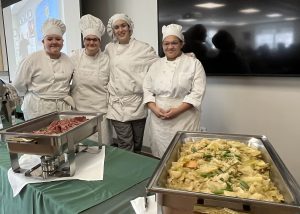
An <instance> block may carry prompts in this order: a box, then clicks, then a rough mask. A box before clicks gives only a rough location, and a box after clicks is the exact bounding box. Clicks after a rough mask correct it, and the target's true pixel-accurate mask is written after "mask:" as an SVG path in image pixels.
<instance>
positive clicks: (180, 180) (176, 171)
mask: <svg viewBox="0 0 300 214" xmlns="http://www.w3.org/2000/svg"><path fill="white" fill-rule="evenodd" d="M168 173H169V175H168V179H167V184H166V187H168V188H172V189H179V190H187V191H193V192H204V193H210V194H221V195H225V196H232V197H241V198H249V199H257V200H266V201H273V202H283V201H284V198H283V195H282V194H281V193H280V192H279V190H278V188H277V187H276V186H275V185H274V183H273V182H272V181H271V179H270V165H269V164H268V163H266V162H265V161H264V160H263V159H262V154H261V151H259V150H258V149H256V148H252V147H249V146H247V145H246V144H244V143H241V142H239V141H233V140H225V139H207V138H203V139H199V140H198V141H196V142H186V143H184V144H183V145H182V148H181V151H180V155H179V159H178V161H177V162H172V166H171V168H170V169H169V170H168Z"/></svg>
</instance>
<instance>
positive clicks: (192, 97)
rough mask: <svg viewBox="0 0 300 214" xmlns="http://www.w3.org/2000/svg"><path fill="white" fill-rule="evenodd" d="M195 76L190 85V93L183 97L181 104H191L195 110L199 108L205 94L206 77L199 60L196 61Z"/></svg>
mask: <svg viewBox="0 0 300 214" xmlns="http://www.w3.org/2000/svg"><path fill="white" fill-rule="evenodd" d="M195 69H196V71H195V75H194V79H193V83H192V89H191V92H190V93H189V94H188V95H186V96H185V98H184V99H183V102H186V103H190V104H192V105H193V106H194V107H195V108H197V109H199V110H200V108H201V102H202V99H203V96H204V92H205V86H206V75H205V71H204V68H203V66H202V64H201V63H200V61H199V60H196V65H195Z"/></svg>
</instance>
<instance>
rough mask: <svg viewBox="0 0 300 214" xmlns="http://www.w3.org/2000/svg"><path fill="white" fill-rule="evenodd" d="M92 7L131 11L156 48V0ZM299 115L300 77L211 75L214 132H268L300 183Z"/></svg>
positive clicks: (208, 120)
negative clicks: (299, 166)
mask: <svg viewBox="0 0 300 214" xmlns="http://www.w3.org/2000/svg"><path fill="white" fill-rule="evenodd" d="M85 2H86V1H85ZM90 2H91V1H90ZM106 4H107V5H106ZM101 5H105V6H104V7H103V8H102V9H101V11H102V12H99V11H97V9H95V8H101ZM92 7H93V9H92V10H91V11H92V13H94V15H97V16H98V17H100V18H101V17H102V16H103V15H106V16H107V15H109V16H111V15H113V14H114V13H115V12H125V13H127V14H128V15H129V16H130V17H131V18H132V19H133V21H134V22H135V30H134V33H135V37H136V38H138V39H140V40H143V41H146V42H148V43H150V44H151V45H152V46H153V47H155V48H157V2H156V0H126V1H123V0H106V1H103V3H102V1H101V4H100V5H99V6H97V5H95V4H92ZM105 21H106V22H105V23H107V20H105ZM299 69H300V68H299ZM298 120H299V121H300V78H287V77H276V78H275V77H274V78H272V77H208V78H207V90H206V94H205V98H204V100H203V111H202V126H205V127H206V128H207V130H208V131H209V132H223V133H232V134H234V133H237V134H255V135H266V136H267V137H268V138H269V140H270V142H271V143H272V144H273V146H274V148H275V150H276V151H277V152H278V154H279V156H280V157H281V158H282V160H283V161H284V163H285V164H286V165H287V167H288V169H289V170H290V171H291V173H292V174H293V175H294V177H295V178H296V180H297V182H298V183H300V170H297V169H298V167H297V165H298V164H299V163H300V161H299V160H300V158H299V157H300V152H299V151H300V142H299V141H300V122H298Z"/></svg>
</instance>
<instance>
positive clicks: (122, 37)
mask: <svg viewBox="0 0 300 214" xmlns="http://www.w3.org/2000/svg"><path fill="white" fill-rule="evenodd" d="M113 31H114V35H115V37H116V38H117V40H118V41H119V43H120V44H128V43H129V40H130V29H129V25H128V23H127V22H126V21H124V20H121V19H119V20H117V21H115V22H114V25H113Z"/></svg>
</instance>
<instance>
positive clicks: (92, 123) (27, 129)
mask: <svg viewBox="0 0 300 214" xmlns="http://www.w3.org/2000/svg"><path fill="white" fill-rule="evenodd" d="M78 116H85V117H86V118H87V119H88V120H87V121H85V122H83V123H82V124H80V125H78V126H75V127H73V128H71V129H70V130H68V131H66V132H64V133H60V134H35V133H32V132H33V131H36V130H39V129H42V128H45V127H47V126H48V125H49V124H50V123H51V122H52V121H54V120H62V119H66V118H73V117H78ZM102 118H103V114H102V113H87V112H76V111H70V112H53V113H50V114H46V115H43V116H40V117H37V118H34V119H31V120H28V121H25V122H23V123H21V124H17V125H14V126H12V127H10V128H7V129H3V130H1V131H0V135H1V140H2V141H5V142H7V145H8V149H9V152H11V153H23V154H24V153H25V154H37V155H50V156H53V155H58V154H61V153H62V152H63V151H64V150H66V149H67V147H68V143H67V142H74V143H77V142H80V141H81V140H83V139H85V138H87V137H89V136H90V135H92V134H94V133H95V132H97V131H99V130H100V123H101V121H102ZM18 138H19V139H18ZM15 139H17V140H15ZM99 140H101V138H100V139H99ZM99 143H101V142H99Z"/></svg>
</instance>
